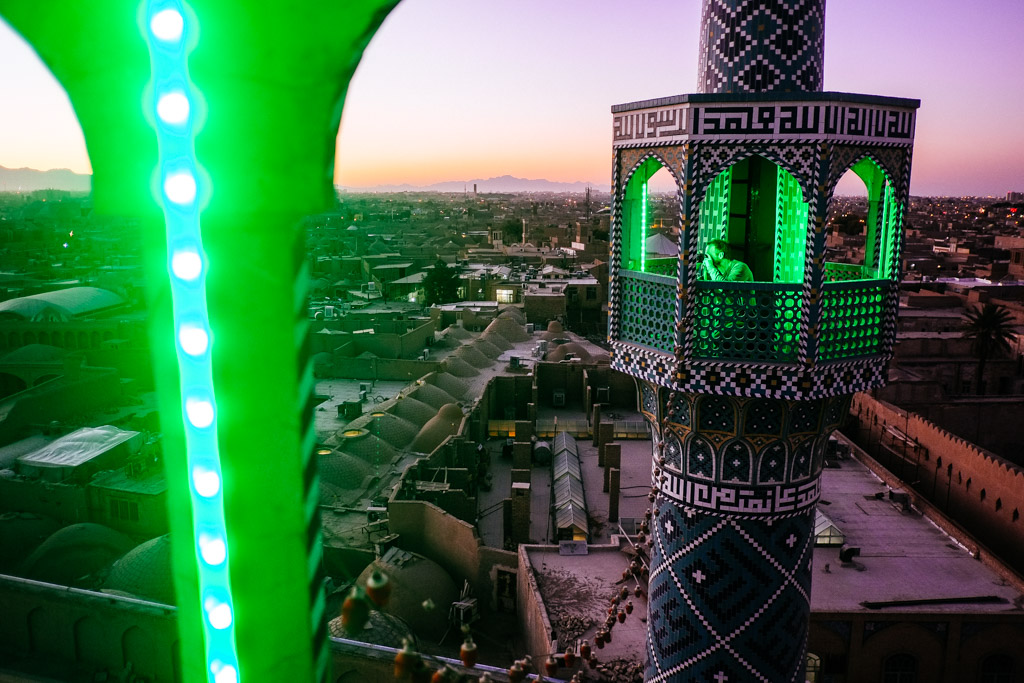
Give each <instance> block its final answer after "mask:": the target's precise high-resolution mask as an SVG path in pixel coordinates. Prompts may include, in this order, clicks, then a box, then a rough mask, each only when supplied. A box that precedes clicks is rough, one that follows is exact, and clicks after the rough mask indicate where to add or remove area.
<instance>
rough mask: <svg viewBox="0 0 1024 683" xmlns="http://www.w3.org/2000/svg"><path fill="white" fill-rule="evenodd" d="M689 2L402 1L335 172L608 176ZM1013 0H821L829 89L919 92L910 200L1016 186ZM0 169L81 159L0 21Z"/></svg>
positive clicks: (681, 57)
mask: <svg viewBox="0 0 1024 683" xmlns="http://www.w3.org/2000/svg"><path fill="white" fill-rule="evenodd" d="M699 22H700V2H699V1H698V0H682V1H674V2H669V1H667V0H648V1H646V2H644V1H640V0H637V1H634V2H622V1H618V2H613V1H612V0H558V1H554V2H553V1H552V0H504V1H500V2H499V1H498V0H486V1H482V0H404V1H403V2H402V3H401V4H400V5H399V6H398V8H397V9H395V10H394V12H392V14H391V15H390V16H389V17H388V19H387V20H386V21H385V23H384V26H383V27H382V28H381V30H380V31H379V32H378V34H377V36H376V37H375V38H374V39H373V41H372V42H371V44H370V46H369V48H368V49H367V51H366V54H365V57H364V59H363V62H362V64H361V65H360V67H359V70H358V71H357V73H356V76H355V78H354V79H353V81H352V84H351V87H350V90H349V95H348V101H347V102H346V104H345V114H344V119H343V121H342V132H341V135H340V136H339V140H338V158H339V161H338V167H337V172H336V180H337V182H338V183H340V184H344V185H348V186H355V187H361V186H372V185H376V184H380V183H388V184H395V183H412V184H428V183H433V182H438V181H444V180H468V179H473V178H488V177H491V176H498V175H504V174H509V175H514V176H519V177H526V178H547V179H548V180H557V181H570V182H571V181H577V180H582V181H589V182H592V183H594V184H595V186H596V187H599V188H601V189H607V187H608V183H609V178H610V173H611V171H610V166H611V114H610V112H609V108H610V107H611V105H613V104H618V103H622V102H630V101H634V100H642V99H649V98H654V97H663V96H667V95H675V94H681V93H689V92H694V91H695V90H696V70H697V42H698V30H699ZM1022 26H1024V0H976V1H974V2H963V0H960V1H956V0H857V1H854V0H830V1H829V2H828V4H827V11H826V30H825V38H826V47H825V89H826V90H832V91H842V92H853V93H866V94H876V95H891V96H896V97H909V98H917V99H920V100H922V105H921V109H920V111H919V113H918V121H917V136H916V145H915V155H914V168H913V184H912V187H911V191H912V193H913V194H916V195H944V194H950V195H961V194H980V195H1002V194H1005V193H1006V192H1007V191H1008V190H1017V191H1024V36H1022V35H1021V30H1022V29H1021V27H1022ZM0 166H6V167H8V168H19V167H22V166H28V167H32V168H39V169H49V168H70V169H72V170H74V171H77V172H89V161H88V155H87V153H86V150H85V145H84V142H83V139H82V135H81V130H80V129H79V127H78V124H77V122H76V119H75V117H74V114H73V112H72V111H71V108H70V105H69V104H68V101H67V97H66V96H65V95H64V93H63V91H62V90H61V88H60V87H59V86H58V85H57V84H56V82H55V81H54V79H53V77H52V76H51V75H50V74H49V72H48V71H47V70H46V69H45V67H43V66H42V65H41V63H40V62H39V60H38V59H37V58H36V57H35V56H34V54H33V53H32V52H31V50H30V49H29V48H28V47H27V46H26V45H25V43H24V42H23V41H22V40H21V39H20V38H19V37H18V36H17V35H16V34H14V33H13V32H12V31H11V30H10V28H9V27H8V26H7V25H6V24H3V23H2V22H0Z"/></svg>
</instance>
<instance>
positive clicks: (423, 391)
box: [408, 382, 455, 408]
mask: <svg viewBox="0 0 1024 683" xmlns="http://www.w3.org/2000/svg"><path fill="white" fill-rule="evenodd" d="M408 396H409V397H411V398H415V399H416V400H417V401H423V402H424V403H426V404H427V405H429V406H432V407H434V408H440V407H441V406H443V405H445V404H446V403H452V402H454V401H455V397H454V396H452V395H451V394H449V393H448V392H447V391H445V390H444V389H442V388H440V387H435V386H434V385H433V384H428V383H426V382H423V383H422V384H420V385H419V386H417V387H416V388H415V389H414V390H412V391H411V392H409V394H408Z"/></svg>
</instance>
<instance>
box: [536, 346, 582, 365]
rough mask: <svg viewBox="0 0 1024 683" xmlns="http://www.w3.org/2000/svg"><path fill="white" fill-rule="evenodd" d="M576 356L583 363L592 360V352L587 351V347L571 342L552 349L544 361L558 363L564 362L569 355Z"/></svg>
mask: <svg viewBox="0 0 1024 683" xmlns="http://www.w3.org/2000/svg"><path fill="white" fill-rule="evenodd" d="M570 353H571V354H573V355H575V356H576V357H577V358H579V359H580V360H582V361H588V360H590V352H589V351H587V349H586V347H584V346H582V345H581V344H577V343H576V342H569V343H568V344H559V345H558V346H556V347H555V348H553V349H551V350H550V351H548V352H547V355H545V357H544V360H548V361H553V362H556V363H557V362H558V361H560V360H563V359H564V358H565V357H566V356H567V355H569V354H570Z"/></svg>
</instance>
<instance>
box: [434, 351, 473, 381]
mask: <svg viewBox="0 0 1024 683" xmlns="http://www.w3.org/2000/svg"><path fill="white" fill-rule="evenodd" d="M441 367H442V368H444V370H445V372H447V373H449V374H451V375H454V376H456V377H476V376H477V375H479V374H480V371H479V370H477V369H476V368H474V367H473V366H472V365H470V364H469V363H467V362H466V361H464V360H462V359H461V358H456V357H455V356H449V357H447V358H445V359H444V362H442V363H441Z"/></svg>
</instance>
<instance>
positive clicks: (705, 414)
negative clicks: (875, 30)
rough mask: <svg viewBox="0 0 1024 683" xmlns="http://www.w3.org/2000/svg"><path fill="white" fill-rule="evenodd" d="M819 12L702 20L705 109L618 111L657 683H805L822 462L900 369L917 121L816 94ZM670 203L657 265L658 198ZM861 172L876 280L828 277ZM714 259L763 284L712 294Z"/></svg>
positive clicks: (615, 287) (843, 272)
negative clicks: (829, 222) (860, 400)
mask: <svg viewBox="0 0 1024 683" xmlns="http://www.w3.org/2000/svg"><path fill="white" fill-rule="evenodd" d="M824 13H825V2H824V0H792V1H791V2H787V3H778V2H766V3H750V2H745V1H742V0H705V2H704V7H703V16H702V20H701V41H700V42H701V55H700V66H699V83H700V85H699V87H700V92H699V93H696V94H690V95H679V96H673V97H665V98H659V99H652V100H646V101H642V102H633V103H629V104H621V105H617V106H614V107H612V117H613V123H612V127H613V144H612V147H613V157H614V165H613V169H614V170H613V177H612V192H613V203H612V231H611V240H612V245H611V265H610V279H611V281H610V310H609V322H608V327H609V329H608V333H609V341H610V343H611V346H612V348H613V359H612V365H613V367H615V368H616V369H618V370H621V371H623V372H626V373H628V374H630V375H632V376H633V377H635V378H636V379H637V383H638V385H639V389H640V396H641V404H642V405H641V410H642V412H643V414H644V416H645V417H646V418H647V420H648V421H649V422H650V425H651V430H652V434H653V442H654V448H653V464H652V479H653V486H654V496H653V497H654V506H653V513H654V515H655V516H654V518H653V519H652V525H651V526H652V534H651V535H652V542H653V546H652V566H651V568H650V586H649V589H650V592H649V617H648V635H647V660H648V664H647V669H646V676H645V677H646V680H647V681H650V682H658V681H717V682H718V683H723V682H725V681H729V682H732V683H736V682H737V681H762V682H765V683H767V682H772V683H774V682H776V681H779V682H781V681H803V680H804V678H803V675H804V669H805V658H806V643H807V632H808V619H809V613H810V591H811V559H812V549H813V544H814V539H813V532H812V530H813V522H814V515H815V504H816V502H817V501H818V498H819V492H820V490H819V487H820V478H821V470H822V461H823V454H824V450H825V446H826V443H827V441H828V437H829V434H830V433H831V432H832V431H833V430H834V429H836V427H837V426H839V424H840V423H841V422H842V420H843V417H844V416H845V414H846V413H847V411H848V409H849V403H850V396H851V395H852V394H853V393H854V392H857V391H863V390H867V389H871V388H874V387H878V386H881V385H883V384H884V383H885V381H886V370H887V367H888V363H889V359H890V358H891V356H892V346H893V340H894V336H895V329H896V326H895V323H896V313H897V303H898V282H899V263H900V249H901V244H902V234H901V230H902V225H903V216H904V211H905V209H906V205H907V199H908V192H909V181H910V165H911V154H912V148H913V137H914V125H915V115H916V110H917V108H918V106H919V105H920V102H919V101H917V100H908V99H897V98H891V97H878V96H871V95H853V94H846V93H834V92H823V91H822V65H823V47H824V36H823V28H824V18H825V16H824ZM663 167H664V168H667V169H668V171H669V172H670V173H671V174H672V176H673V177H674V179H675V182H676V184H677V187H678V192H677V197H678V206H679V215H680V225H681V237H680V245H679V255H678V258H668V259H663V258H653V257H652V258H648V257H647V255H646V254H645V250H644V241H645V238H646V236H647V235H646V233H647V216H648V215H649V213H648V207H647V182H648V180H649V179H650V177H651V176H652V175H653V174H654V173H655V172H656V171H658V170H659V169H661V168H663ZM850 169H852V170H853V171H854V172H856V174H857V175H858V176H860V178H861V179H863V181H864V183H865V186H866V188H867V196H868V207H869V210H868V215H867V218H866V221H865V222H866V235H865V244H866V246H865V250H864V251H865V253H864V259H863V263H859V264H840V263H831V262H829V261H828V260H827V258H826V250H825V243H826V237H827V235H826V225H825V217H826V214H827V211H828V207H829V203H830V201H831V199H832V193H833V191H834V189H835V186H836V183H837V182H838V180H839V179H840V177H841V176H843V175H844V174H845V173H846V171H847V170H850ZM714 239H721V240H724V241H725V242H727V244H728V247H729V250H730V253H729V254H728V256H729V257H730V258H733V259H738V260H741V261H743V262H744V263H746V264H747V265H748V266H749V267H750V269H751V271H752V273H753V277H754V281H753V282H717V281H709V280H703V279H701V277H700V275H699V268H700V262H699V255H700V254H703V253H704V252H705V249H706V247H707V245H708V243H709V242H710V241H711V240H714Z"/></svg>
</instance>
